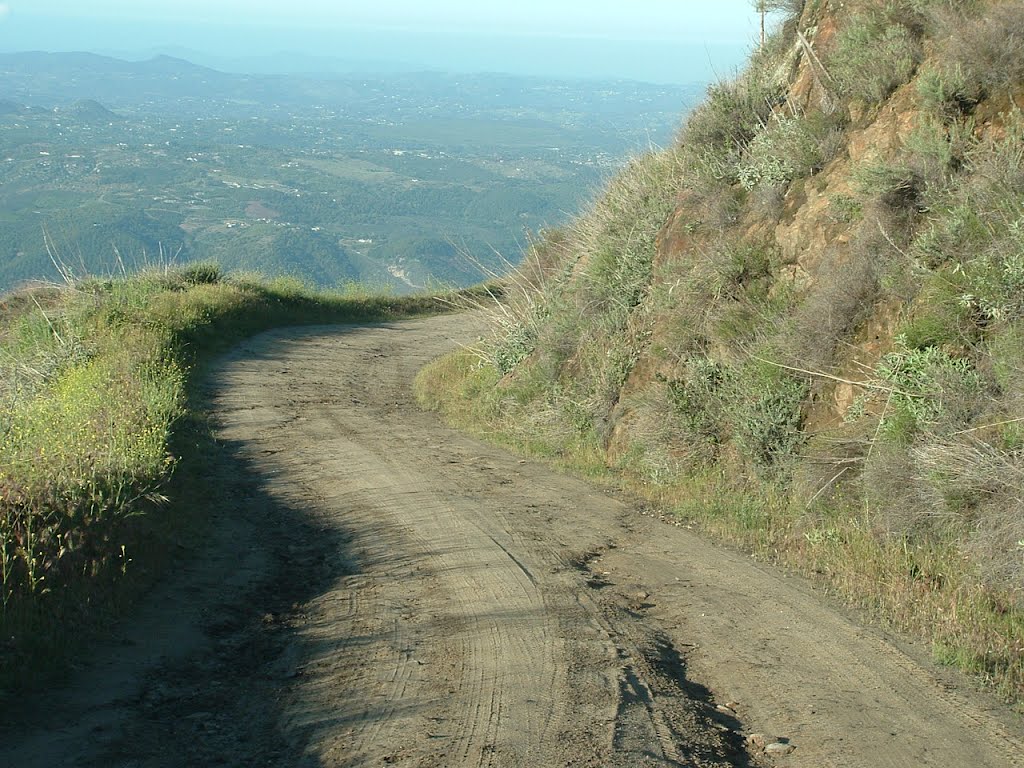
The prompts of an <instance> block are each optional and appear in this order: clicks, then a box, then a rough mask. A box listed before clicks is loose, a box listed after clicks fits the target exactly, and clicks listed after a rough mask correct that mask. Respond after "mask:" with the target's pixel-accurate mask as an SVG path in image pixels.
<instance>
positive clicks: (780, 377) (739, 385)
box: [726, 359, 809, 475]
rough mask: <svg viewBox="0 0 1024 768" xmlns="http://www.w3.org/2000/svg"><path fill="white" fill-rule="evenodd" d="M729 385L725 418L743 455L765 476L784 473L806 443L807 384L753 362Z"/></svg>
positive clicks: (739, 371) (730, 379)
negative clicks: (789, 462)
mask: <svg viewBox="0 0 1024 768" xmlns="http://www.w3.org/2000/svg"><path fill="white" fill-rule="evenodd" d="M728 385H729V389H728V392H727V394H726V398H727V404H726V414H727V416H728V419H729V421H730V423H731V424H732V426H733V429H734V430H735V435H736V441H737V443H738V445H739V447H740V448H741V450H742V451H743V454H744V455H745V456H746V457H747V459H749V460H750V462H751V463H752V464H753V465H754V467H756V468H757V469H758V470H759V471H760V472H762V473H764V474H768V475H770V474H775V473H777V472H780V471H783V470H784V468H785V465H786V464H787V463H788V461H789V459H790V458H792V455H793V453H794V451H795V450H796V448H797V446H799V445H800V444H801V443H802V442H803V439H804V436H803V434H802V432H801V431H800V425H801V423H802V418H803V417H802V413H801V407H802V405H803V401H804V398H805V397H806V396H807V393H808V391H809V384H808V382H807V380H806V379H802V378H798V377H796V376H793V375H792V374H790V373H787V372H785V371H784V370H782V369H781V368H779V367H778V366H774V365H771V364H769V363H765V362H761V361H759V360H756V359H751V360H749V361H748V362H746V363H745V364H744V365H742V366H741V367H740V368H739V369H737V371H736V375H734V376H731V377H730V378H729V381H728Z"/></svg>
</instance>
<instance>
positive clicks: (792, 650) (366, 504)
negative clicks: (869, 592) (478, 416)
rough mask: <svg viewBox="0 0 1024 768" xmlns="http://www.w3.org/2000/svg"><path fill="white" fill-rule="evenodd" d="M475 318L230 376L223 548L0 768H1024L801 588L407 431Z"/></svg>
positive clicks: (1021, 731)
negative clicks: (418, 398) (431, 364)
mask: <svg viewBox="0 0 1024 768" xmlns="http://www.w3.org/2000/svg"><path fill="white" fill-rule="evenodd" d="M475 322H477V321H475V320H473V319H471V318H467V317H465V316H462V317H459V316H448V317H439V318H434V319H430V320H423V321H414V322H404V323H401V324H396V325H391V326H383V327H371V328H349V329H313V330H308V329H307V330H286V331H278V332H275V333H271V334H266V335H263V336H260V337H258V338H256V339H254V340H252V341H250V342H248V343H246V344H245V345H243V346H242V347H240V348H239V349H238V350H236V351H235V352H234V353H233V354H231V355H230V356H228V357H227V358H226V359H225V360H224V362H223V365H222V367H221V368H220V370H219V373H218V375H217V377H216V378H215V380H214V381H212V382H211V389H210V398H211V407H212V408H213V409H214V412H215V414H216V417H217V419H218V423H219V424H220V425H221V437H222V439H223V441H224V444H225V449H226V451H227V455H228V457H229V458H227V459H225V461H224V463H223V465H218V466H214V467H211V471H216V472H220V473H221V479H222V481H223V486H224V488H225V494H226V497H229V498H231V499H233V500H234V501H233V503H231V504H226V505H223V507H222V508H221V509H219V510H218V511H217V513H216V514H217V515H218V525H217V530H218V535H217V536H216V537H215V540H213V541H211V542H210V544H209V547H208V550H207V553H206V555H205V556H203V557H202V558H197V559H196V560H195V561H194V562H193V563H191V564H189V566H188V567H187V568H185V569H184V572H183V574H182V576H181V577H180V578H179V579H176V580H175V581H174V582H173V583H168V584H167V585H166V586H165V587H163V588H162V589H161V590H160V591H159V592H158V593H157V594H156V595H155V596H154V599H153V600H152V601H151V602H150V604H149V605H148V607H147V609H146V610H145V611H144V612H143V613H142V614H141V615H140V616H139V617H136V619H135V620H133V621H132V622H131V623H130V625H129V627H130V628H126V629H124V630H123V631H121V633H120V641H119V643H117V644H116V645H115V646H113V647H110V648H107V649H104V650H101V651H100V652H99V653H98V654H97V657H96V660H95V661H94V662H92V663H90V664H89V665H87V666H84V667H83V668H82V669H81V670H80V671H79V672H78V674H77V675H76V679H75V680H73V681H71V682H70V683H69V685H68V686H67V687H66V688H64V689H62V690H60V691H56V692H45V693H43V694H41V695H40V696H38V697H33V698H30V699H28V700H26V701H25V702H21V703H20V704H19V706H18V707H14V708H10V709H9V711H5V712H4V714H3V720H2V721H0V722H2V726H0V766H7V765H10V766H26V767H28V766H125V767H127V766H132V767H134V768H143V767H146V768H149V767H150V766H152V767H156V766H205V765H231V766H256V765H261V766H262V765H273V766H310V767H312V766H387V765H407V766H509V767H512V766H643V765H652V766H654V765H658V766H760V765H771V764H776V765H787V766H794V767H796V766H800V767H801V768H804V767H806V768H812V767H813V768H823V767H824V766H850V767H853V766H858V767H860V766H863V767H864V768H885V767H887V766H893V767H894V768H895V767H896V766H900V767H904V766H944V767H956V766H964V767H965V768H967V767H970V768H975V767H977V768H983V767H986V766H1022V765H1024V725H1022V723H1021V722H1020V721H1018V720H1016V719H1014V718H1013V717H1012V716H1010V715H1007V714H1006V713H1005V711H1004V710H1003V709H1002V708H1001V707H999V706H998V705H997V704H996V703H995V702H992V701H990V700H988V699H987V698H985V697H984V696H982V695H979V694H976V693H974V692H972V691H971V690H970V688H969V686H967V685H966V684H964V683H962V682H959V681H957V680H956V679H955V678H953V677H951V676H950V675H949V674H948V673H945V672H943V671H940V670H937V669H935V668H933V667H932V666H931V665H930V664H929V663H928V662H927V661H926V660H922V657H921V655H920V654H919V653H918V651H917V650H916V649H914V648H904V647H902V646H899V645H897V644H895V643H894V642H893V641H891V640H889V639H887V638H886V637H885V636H883V635H882V634H881V633H879V632H878V631H876V630H874V629H870V628H865V627H864V626H862V625H859V624H858V623H856V622H855V621H853V620H851V619H850V618H848V617H847V616H845V615H844V614H843V613H842V612H841V611H838V610H837V609H836V608H834V607H832V606H829V605H828V604H827V602H825V601H823V600H821V599H820V598H819V597H818V596H817V595H816V594H815V593H814V592H813V591H812V590H811V589H810V588H809V587H808V586H807V584H806V583H804V582H802V581H800V580H798V579H795V578H790V577H787V576H786V575H785V574H784V573H781V572H779V571H777V570H774V569H771V568H768V567H765V566H763V565H759V564H757V563H755V562H753V561H751V560H750V559H749V558H746V557H744V556H741V555H739V554H736V553H733V552H730V551H727V550H723V549H720V548H716V547H713V546H710V545H709V544H708V543H706V542H705V541H704V540H702V539H700V538H699V537H696V536H694V535H693V534H690V533H688V532H686V531H685V530H683V529H680V528H676V527H673V526H671V525H668V524H666V523H663V522H660V521H659V520H657V519H655V518H654V517H653V516H650V515H646V514H644V513H643V511H642V510H640V509H638V508H637V507H636V506H635V505H633V504H631V503H629V501H628V500H623V499H620V498H617V497H616V496H615V495H613V494H610V493H608V492H606V491H603V490H601V489H599V488H596V487H594V486H592V485H588V484H587V483H585V482H582V481H579V480H575V479H572V478H567V477H565V476H563V475H560V474H558V473H556V472H554V471H552V470H551V469H550V468H548V467H547V466H545V465H543V464H539V463H535V462H531V461H523V460H521V459H519V458H517V457H515V456H513V455H510V454H508V453H507V452H505V451H502V450H500V449H498V448H494V447H492V446H489V445H485V444H482V443H480V442H478V441H476V440H473V439H470V438H468V437H465V436H462V435H460V434H458V433H455V432H453V431H451V430H449V429H446V428H445V427H443V426H442V425H441V424H439V423H438V421H437V419H436V417H434V416H433V415H430V414H424V413H421V412H419V411H418V410H417V408H416V406H415V404H414V402H413V398H412V395H411V391H410V384H411V380H412V377H413V376H414V374H415V372H416V371H417V370H418V368H419V367H420V366H421V365H422V364H423V363H425V362H427V361H428V360H429V359H431V358H433V357H435V356H436V355H438V354H441V353H443V352H445V351H447V350H448V349H450V348H452V347H453V346H454V345H455V343H456V341H457V340H460V339H461V340H465V339H468V338H472V337H473V335H474V331H475V330H476V329H475V328H474V327H473V326H474V323H475ZM40 723H41V724H42V726H40V725H39V724H40ZM753 733H763V734H768V735H769V736H772V737H778V739H780V740H775V741H776V743H775V745H773V746H770V747H769V748H768V749H769V752H771V753H772V754H766V753H765V751H764V748H763V745H764V744H765V743H771V742H772V741H773V739H768V741H767V742H766V741H764V740H758V743H755V744H748V743H747V742H746V740H745V737H746V736H748V735H750V734H753Z"/></svg>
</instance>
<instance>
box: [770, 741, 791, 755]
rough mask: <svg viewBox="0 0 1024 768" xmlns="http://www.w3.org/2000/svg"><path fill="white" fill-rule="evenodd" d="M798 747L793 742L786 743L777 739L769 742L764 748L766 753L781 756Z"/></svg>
mask: <svg viewBox="0 0 1024 768" xmlns="http://www.w3.org/2000/svg"><path fill="white" fill-rule="evenodd" d="M794 749H796V747H794V746H793V745H792V744H784V743H782V742H781V741H776V742H775V743H774V744H769V745H768V746H766V747H765V748H764V753H765V754H766V755H772V756H773V757H781V756H783V755H788V754H790V753H791V752H792V751H793V750H794Z"/></svg>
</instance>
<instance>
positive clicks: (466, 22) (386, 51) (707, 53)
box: [0, 0, 757, 83]
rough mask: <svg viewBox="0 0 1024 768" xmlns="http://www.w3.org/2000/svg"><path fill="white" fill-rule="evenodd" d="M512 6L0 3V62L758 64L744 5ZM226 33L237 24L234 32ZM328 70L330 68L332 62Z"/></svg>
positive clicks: (654, 1) (671, 79)
mask: <svg viewBox="0 0 1024 768" xmlns="http://www.w3.org/2000/svg"><path fill="white" fill-rule="evenodd" d="M622 6H623V4H619V3H609V2H589V3H584V2H580V0H564V1H563V2H561V3H552V2H547V3H544V2H541V1H540V0H519V2H517V3H516V4H515V5H514V6H513V5H508V6H504V5H501V6H492V5H481V4H479V3H468V2H467V1H466V0H443V1H439V2H435V3H432V4H431V5H430V7H429V9H425V8H424V7H423V5H422V4H421V3H414V2H412V1H411V0H382V2H378V3H376V4H372V6H368V5H367V4H363V5H358V6H356V5H353V4H351V3H334V4H327V3H325V2H323V1H322V0H293V2H292V3H290V4H288V5H284V4H281V3H277V2H268V1H267V0H250V2H242V0H221V2H218V3H209V2H207V3H201V2H198V1H197V0H177V2H173V3H172V2H166V1H165V0H158V1H155V2H149V3H147V4H146V7H145V8H141V9H140V8H138V7H137V6H136V4H134V3H128V2H125V1H124V0H94V2H92V3H90V4H89V7H88V10H86V9H84V8H83V7H82V6H81V4H80V3H73V2H68V0H32V2H31V5H29V3H28V2H27V0H10V1H9V2H0V51H2V52H16V51H27V50H43V51H55V52H56V51H88V52H93V53H99V54H103V55H113V56H118V57H120V58H146V57H148V56H152V55H155V54H159V53H170V54H172V55H174V54H177V55H183V57H185V58H189V59H190V60H196V63H201V64H205V65H207V66H215V67H218V68H223V69H229V70H233V71H247V68H248V69H249V70H252V71H264V72H268V71H277V70H280V71H289V70H290V71H292V72H297V71H307V70H308V67H309V65H310V64H311V63H317V64H319V65H320V66H321V67H322V68H324V69H325V70H328V69H330V70H334V71H341V70H349V71H372V70H377V69H385V70H395V69H407V70H445V71H455V72H507V73H510V74H521V75H537V76H548V77H583V78H623V79H635V80H645V81H650V82H660V83H693V82H698V81H706V80H709V79H712V78H716V77H727V76H729V75H730V74H731V73H732V72H733V71H735V69H736V68H737V67H738V66H739V65H740V63H741V62H742V61H743V60H744V58H745V57H746V55H747V53H748V52H749V50H750V47H751V45H752V43H753V42H754V37H755V34H756V28H757V23H756V22H757V17H756V14H755V13H754V12H753V10H752V6H751V4H750V2H749V0H722V2H719V3H716V4H714V7H709V5H708V4H706V3H699V4H698V3H687V2H678V0H675V2H667V1H666V0H637V1H636V2H634V3H631V4H630V5H629V7H628V8H624V7H622ZM229 19H231V21H230V22H229ZM328 60H331V61H328Z"/></svg>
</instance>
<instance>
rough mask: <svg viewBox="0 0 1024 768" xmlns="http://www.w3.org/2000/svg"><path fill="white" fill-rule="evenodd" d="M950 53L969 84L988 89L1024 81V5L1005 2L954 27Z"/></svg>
mask: <svg viewBox="0 0 1024 768" xmlns="http://www.w3.org/2000/svg"><path fill="white" fill-rule="evenodd" d="M946 53H947V55H948V56H949V57H950V58H951V59H952V61H953V62H955V63H956V64H957V65H959V66H960V67H961V68H962V71H963V72H964V74H965V79H966V80H967V81H968V82H969V83H972V84H973V83H977V84H978V85H979V86H980V87H981V89H983V90H984V91H986V92H992V91H996V90H1008V89H1010V88H1012V87H1015V86H1019V85H1020V84H1021V83H1022V82H1024V6H1022V5H1021V4H1020V3H1017V2H1004V3H998V4H995V5H994V6H993V7H990V8H987V9H986V10H985V12H984V15H983V16H982V17H981V18H978V19H971V20H970V23H967V24H961V25H959V26H958V27H957V28H956V29H955V30H951V36H950V38H949V41H948V42H947V44H946Z"/></svg>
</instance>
